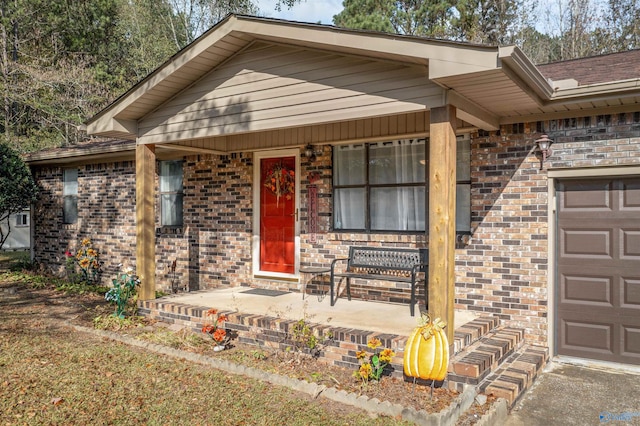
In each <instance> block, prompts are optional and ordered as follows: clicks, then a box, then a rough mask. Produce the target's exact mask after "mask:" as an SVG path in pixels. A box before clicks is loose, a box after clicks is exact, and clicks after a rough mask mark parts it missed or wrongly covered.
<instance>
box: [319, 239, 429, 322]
mask: <svg viewBox="0 0 640 426" xmlns="http://www.w3.org/2000/svg"><path fill="white" fill-rule="evenodd" d="M344 262H346V268H343V269H344V271H339V270H338V269H339V267H338V269H337V268H336V267H337V266H338V265H340V264H342V263H344ZM428 268H429V250H428V249H426V248H420V249H408V248H386V247H349V257H348V258H340V259H335V260H334V261H333V262H331V279H330V284H331V306H333V305H334V304H335V302H336V299H337V296H336V299H334V297H333V295H334V289H335V279H336V278H339V279H340V282H341V281H342V279H343V278H346V279H347V284H346V287H347V298H348V299H349V300H351V283H350V281H351V278H361V279H365V280H383V281H394V282H403V283H410V284H411V304H410V307H409V309H410V310H411V316H415V308H414V305H415V303H416V284H417V283H419V282H424V286H425V289H424V290H425V302H426V300H427V285H426V284H427V276H428ZM420 273H424V275H423V277H422V278H421V277H420V276H419V275H420ZM338 284H339V283H338Z"/></svg>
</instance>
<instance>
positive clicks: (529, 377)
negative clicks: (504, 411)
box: [479, 344, 549, 408]
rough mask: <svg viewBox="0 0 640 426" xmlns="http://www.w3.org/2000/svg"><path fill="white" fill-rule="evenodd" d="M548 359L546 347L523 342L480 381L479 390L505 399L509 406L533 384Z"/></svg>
mask: <svg viewBox="0 0 640 426" xmlns="http://www.w3.org/2000/svg"><path fill="white" fill-rule="evenodd" d="M548 360H549V349H548V348H545V347H541V346H530V345H528V344H525V345H523V346H522V347H521V348H519V349H518V350H517V351H516V352H515V353H513V354H511V355H510V356H509V357H508V358H507V359H506V360H505V362H503V363H502V365H500V367H498V368H497V369H496V370H495V371H494V372H492V373H491V374H490V375H489V376H488V377H487V378H486V379H484V380H483V381H482V382H481V383H480V386H479V391H480V392H483V393H486V394H493V395H494V396H496V397H498V398H504V399H506V400H507V402H508V404H509V408H511V407H513V405H514V404H515V403H516V401H518V399H519V398H520V397H521V396H522V395H523V394H524V392H525V391H526V390H527V389H528V388H529V387H530V386H531V385H532V384H533V382H534V381H535V379H536V378H537V377H538V375H539V374H540V372H541V371H542V369H543V368H544V366H545V365H546V363H547V361H548Z"/></svg>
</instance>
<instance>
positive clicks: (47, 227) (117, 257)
mask: <svg viewBox="0 0 640 426" xmlns="http://www.w3.org/2000/svg"><path fill="white" fill-rule="evenodd" d="M62 173H63V169H62V168H59V167H54V168H49V167H44V168H42V167H37V168H34V176H35V178H36V181H37V182H38V185H39V186H40V190H41V193H40V198H39V201H38V203H37V204H36V206H35V215H34V218H33V220H34V246H33V249H34V254H35V260H36V261H37V262H38V263H39V264H41V265H43V266H45V267H46V268H47V269H49V270H50V271H51V272H54V273H57V274H62V273H63V272H64V264H65V251H66V250H71V251H74V250H75V249H76V248H77V246H78V244H79V242H80V240H82V239H83V238H91V240H92V241H93V246H94V248H96V249H97V250H98V252H99V253H100V259H101V260H102V261H103V262H104V264H103V268H102V269H103V277H102V279H103V282H110V280H111V277H112V276H113V275H115V273H116V271H118V269H119V267H118V264H119V263H122V264H123V265H126V266H132V267H135V165H134V163H133V162H130V161H129V162H117V163H108V164H89V165H84V166H79V167H78V221H77V223H74V224H63V223H62Z"/></svg>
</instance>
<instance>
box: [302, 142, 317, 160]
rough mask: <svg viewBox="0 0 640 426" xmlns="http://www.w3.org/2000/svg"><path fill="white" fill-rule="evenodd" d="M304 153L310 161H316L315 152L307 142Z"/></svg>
mask: <svg viewBox="0 0 640 426" xmlns="http://www.w3.org/2000/svg"><path fill="white" fill-rule="evenodd" d="M304 155H305V157H307V158H308V159H309V161H310V162H313V161H316V152H315V151H314V150H313V145H311V144H308V145H307V146H306V147H305V148H304Z"/></svg>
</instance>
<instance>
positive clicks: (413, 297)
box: [409, 281, 416, 317]
mask: <svg viewBox="0 0 640 426" xmlns="http://www.w3.org/2000/svg"><path fill="white" fill-rule="evenodd" d="M415 305H416V283H415V281H414V282H412V283H411V302H410V303H409V311H410V312H411V316H412V317H415V316H416V307H415Z"/></svg>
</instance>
